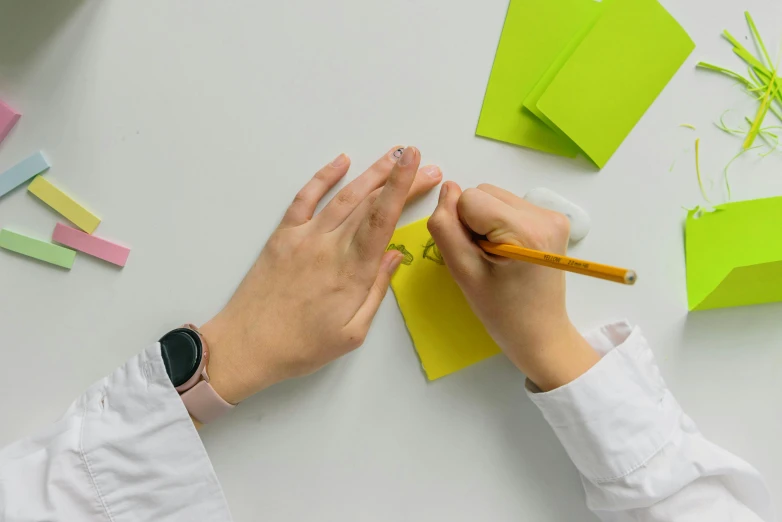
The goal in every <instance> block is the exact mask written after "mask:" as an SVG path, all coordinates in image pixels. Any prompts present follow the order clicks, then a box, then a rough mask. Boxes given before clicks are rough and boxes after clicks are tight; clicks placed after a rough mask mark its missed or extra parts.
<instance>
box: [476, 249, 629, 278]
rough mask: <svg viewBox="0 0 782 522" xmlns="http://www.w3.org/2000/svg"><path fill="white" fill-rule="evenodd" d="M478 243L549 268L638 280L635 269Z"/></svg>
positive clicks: (509, 256)
mask: <svg viewBox="0 0 782 522" xmlns="http://www.w3.org/2000/svg"><path fill="white" fill-rule="evenodd" d="M478 245H479V246H480V247H481V248H482V249H483V250H484V251H485V252H488V253H489V254H494V255H495V256H501V257H507V258H509V259H516V260H518V261H525V262H527V263H533V264H536V265H541V266H547V267H549V268H556V269H557V270H565V271H566V272H573V273H576V274H581V275H585V276H590V277H597V278H598V279H605V280H606V281H613V282H614V283H621V284H623V285H634V284H635V282H636V281H637V280H638V276H637V275H636V273H635V271H634V270H628V269H626V268H617V267H615V266H609V265H601V264H600V263H592V262H591V261H584V260H582V259H575V258H572V257H567V256H562V255H559V254H551V253H549V252H541V251H540V250H532V249H531V248H524V247H519V246H515V245H501V244H497V243H491V242H490V241H483V240H481V241H478Z"/></svg>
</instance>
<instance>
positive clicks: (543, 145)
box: [476, 0, 601, 158]
mask: <svg viewBox="0 0 782 522" xmlns="http://www.w3.org/2000/svg"><path fill="white" fill-rule="evenodd" d="M600 9H601V3H600V2H596V1H595V0H557V1H550V0H511V2H510V5H509V7H508V14H507V16H506V18H505V25H504V27H503V29H502V35H501V36H500V43H499V46H498V48H497V54H496V55H495V58H494V65H493V66H492V71H491V76H490V77H489V83H488V85H487V87H486V95H485V97H484V99H483V107H482V108H481V116H480V119H479V120H478V128H477V130H476V134H477V135H478V136H482V137H484V138H491V139H495V140H499V141H504V142H506V143H512V144H514V145H520V146H523V147H529V148H532V149H537V150H541V151H543V152H549V153H552V154H558V155H560V156H567V157H571V158H573V157H575V156H576V154H578V148H577V147H576V146H575V145H574V144H573V143H572V142H571V141H570V140H568V139H566V138H564V137H563V136H560V135H559V134H557V133H556V132H555V131H554V130H552V129H551V128H549V127H548V126H546V125H545V124H544V123H543V122H542V121H540V120H539V119H537V118H535V117H534V116H533V115H532V114H530V113H528V112H526V111H522V110H521V108H522V104H523V102H524V99H525V98H526V97H527V94H529V92H530V91H531V90H532V88H533V87H535V85H536V84H537V83H538V80H539V79H540V77H541V76H542V75H543V74H544V73H545V72H546V71H547V70H548V68H549V66H550V65H551V62H553V61H554V60H555V59H556V58H557V56H558V55H559V54H560V52H561V51H562V49H563V48H564V47H565V46H566V45H567V44H568V43H569V42H570V41H571V40H572V39H573V37H574V36H575V35H576V34H578V33H579V31H581V30H582V28H583V26H584V24H585V23H587V22H588V20H590V18H591V17H592V16H594V13H597V12H599V10H600Z"/></svg>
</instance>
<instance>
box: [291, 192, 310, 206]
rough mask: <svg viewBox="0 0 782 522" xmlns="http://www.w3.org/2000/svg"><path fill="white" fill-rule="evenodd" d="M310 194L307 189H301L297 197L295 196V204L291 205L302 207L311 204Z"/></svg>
mask: <svg viewBox="0 0 782 522" xmlns="http://www.w3.org/2000/svg"><path fill="white" fill-rule="evenodd" d="M309 199H310V198H309V194H308V191H307V189H301V190H300V191H298V192H297V193H296V195H295V196H293V203H291V206H301V205H306V204H307V203H308V202H309Z"/></svg>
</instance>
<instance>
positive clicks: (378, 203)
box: [351, 147, 421, 266]
mask: <svg viewBox="0 0 782 522" xmlns="http://www.w3.org/2000/svg"><path fill="white" fill-rule="evenodd" d="M420 163H421V153H420V152H418V149H416V148H415V147H407V148H406V149H405V151H404V153H403V154H402V157H401V158H399V161H398V162H397V163H396V165H394V168H393V170H392V171H391V176H389V178H388V182H387V183H386V185H385V187H383V190H381V191H380V194H379V195H378V197H377V199H376V200H375V201H374V203H372V205H371V206H370V207H369V208H368V210H367V212H366V213H365V215H364V216H363V219H362V220H361V224H360V225H359V227H358V230H357V231H356V234H355V236H354V237H353V241H352V245H351V246H352V248H353V251H354V252H355V253H356V255H357V256H358V258H359V261H360V262H365V263H366V262H374V263H377V262H379V260H380V253H382V252H384V251H385V249H386V245H387V244H388V241H389V240H390V239H391V235H392V234H393V233H394V228H395V227H396V223H397V222H398V221H399V216H400V215H401V214H402V209H403V208H404V206H405V201H406V200H407V195H408V194H409V193H410V189H411V188H412V186H413V181H415V177H416V174H417V172H418V165H420ZM375 260H377V261H375ZM375 266H377V265H375Z"/></svg>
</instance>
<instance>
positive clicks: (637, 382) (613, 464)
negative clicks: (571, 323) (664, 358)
mask: <svg viewBox="0 0 782 522" xmlns="http://www.w3.org/2000/svg"><path fill="white" fill-rule="evenodd" d="M584 337H585V339H586V340H587V341H588V342H589V344H590V345H591V346H592V347H593V348H594V349H595V350H596V351H597V352H598V353H600V354H601V356H602V359H601V360H600V362H599V363H597V364H596V365H595V366H594V367H592V368H591V369H590V370H589V371H587V372H586V373H585V374H584V375H582V376H581V377H579V378H578V379H576V380H574V381H573V382H571V383H569V384H566V385H565V386H562V387H561V388H557V389H556V390H552V391H550V392H547V393H540V390H538V389H537V388H536V387H535V386H534V384H532V383H530V382H528V384H527V391H528V395H529V397H530V399H531V400H532V402H534V403H535V404H536V405H537V406H538V408H540V410H541V412H542V413H543V416H544V417H545V418H546V420H547V421H548V422H549V424H551V426H552V428H553V429H554V432H555V433H556V435H557V437H558V438H559V440H560V442H561V443H562V445H563V446H564V447H565V451H567V453H568V455H569V456H570V458H571V459H572V460H573V462H574V463H575V465H576V467H577V468H578V470H579V471H580V472H581V474H582V475H584V477H585V478H587V479H588V480H590V481H592V482H595V483H599V482H608V481H613V480H617V479H619V478H621V477H624V476H626V475H628V474H630V473H632V472H633V471H635V470H637V469H638V468H640V467H641V466H643V465H644V464H645V463H646V462H647V461H648V460H649V459H651V458H652V457H654V456H655V455H656V454H657V453H658V452H659V451H660V449H661V448H663V446H665V444H666V443H667V442H668V441H669V440H670V438H671V436H672V434H673V433H674V431H675V429H676V427H677V426H678V421H679V418H680V416H681V415H682V411H681V407H680V406H679V404H678V403H677V402H676V400H675V399H674V397H673V396H672V395H671V393H670V391H668V388H667V386H666V384H665V382H664V381H663V378H662V376H661V375H660V371H659V368H658V367H657V365H656V363H655V361H654V355H653V354H652V351H651V349H650V348H649V346H648V344H647V342H646V339H644V337H643V335H642V334H641V330H640V329H639V328H637V327H636V328H633V327H632V326H631V325H630V324H629V323H627V322H619V323H613V324H609V325H606V326H604V327H602V328H600V329H598V330H595V331H593V332H590V333H588V334H586V335H585V336H584Z"/></svg>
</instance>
